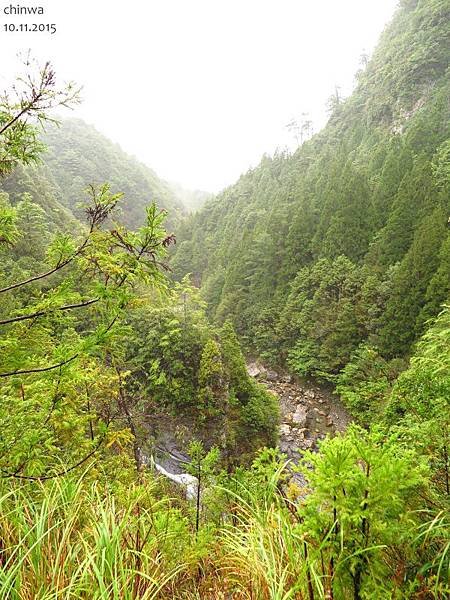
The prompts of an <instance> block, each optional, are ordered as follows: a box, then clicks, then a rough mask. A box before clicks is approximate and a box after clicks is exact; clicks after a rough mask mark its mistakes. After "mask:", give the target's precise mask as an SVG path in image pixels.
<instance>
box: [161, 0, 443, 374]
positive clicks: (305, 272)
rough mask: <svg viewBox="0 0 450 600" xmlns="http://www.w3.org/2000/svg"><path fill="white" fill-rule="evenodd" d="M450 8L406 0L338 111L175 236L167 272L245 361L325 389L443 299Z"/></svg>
mask: <svg viewBox="0 0 450 600" xmlns="http://www.w3.org/2000/svg"><path fill="white" fill-rule="evenodd" d="M449 18H450V4H449V2H448V0H426V1H424V0H403V1H402V2H401V3H400V7H399V8H398V10H397V13H396V15H395V17H394V19H393V21H392V22H391V24H390V25H389V26H388V27H387V29H386V30H385V31H384V33H383V34H382V37H381V40H380V43H379V45H378V47H377V49H376V50H375V52H374V54H373V57H372V58H371V60H370V61H368V63H367V65H366V66H365V68H364V69H363V70H361V71H360V72H359V73H358V74H357V86H356V89H355V91H354V92H353V94H352V95H351V96H350V97H349V98H348V99H346V100H343V99H341V98H339V97H337V96H336V97H334V99H333V102H332V103H331V108H330V118H329V121H328V124H327V126H326V127H325V128H324V129H323V130H322V131H321V132H320V133H318V134H317V135H315V136H314V137H312V138H311V139H310V140H308V141H306V142H305V143H303V145H302V146H301V147H299V148H298V150H297V151H296V152H295V153H294V154H292V155H289V154H283V153H280V154H276V155H275V156H273V157H268V156H265V157H264V158H263V159H262V161H261V163H260V165H259V166H258V167H257V168H255V169H254V170H251V171H249V172H247V173H246V174H244V175H243V176H242V177H241V178H240V179H239V181H238V182H237V183H236V184H235V185H233V186H231V187H229V188H227V189H226V190H225V191H224V192H223V193H222V194H220V195H219V196H218V197H217V198H216V199H214V200H212V201H210V202H209V203H207V205H206V206H205V207H204V208H203V209H202V210H200V211H199V212H198V213H196V214H195V215H193V216H192V217H191V218H190V219H189V220H188V222H187V223H185V225H184V227H183V229H182V231H181V232H180V233H179V235H178V246H177V254H176V256H175V259H174V261H173V268H174V270H175V273H176V275H177V276H182V275H184V274H185V273H189V272H190V273H192V274H193V277H194V280H195V281H196V282H197V283H201V285H202V289H203V294H204V297H205V299H206V300H207V301H208V303H209V306H210V311H211V313H212V314H213V315H214V317H215V318H216V319H217V320H218V321H219V322H220V321H222V320H223V319H225V318H227V317H231V318H232V320H233V322H234V324H235V325H236V327H237V330H238V332H239V334H240V335H241V337H242V339H243V340H244V341H245V343H246V346H247V349H248V350H249V351H250V352H252V353H255V354H258V355H260V356H262V357H263V358H265V359H266V360H270V361H272V362H282V363H285V362H286V360H287V362H288V364H290V366H291V367H292V368H293V369H294V370H296V371H297V372H298V373H300V374H307V373H312V374H316V375H322V376H325V377H328V378H332V377H333V376H334V374H336V373H337V372H339V370H340V369H342V368H343V367H344V365H346V364H347V363H348V361H349V360H350V358H351V357H352V356H355V354H354V353H355V352H357V353H359V355H361V353H363V352H364V351H365V350H369V351H371V352H374V353H375V355H376V356H380V360H384V361H385V360H391V359H393V358H395V357H403V356H406V355H407V354H408V353H409V352H410V349H411V345H412V344H413V343H414V342H415V341H416V340H417V339H418V337H419V336H420V335H421V334H422V333H423V331H424V324H425V323H426V322H427V320H428V319H429V318H430V317H433V316H435V315H436V314H437V313H438V311H439V307H440V306H441V304H442V303H443V302H444V301H445V300H446V298H447V296H448V292H449V280H450V278H449V273H450V240H449V229H448V216H449V190H450V188H449V174H450V166H449V160H450V140H449V130H450V104H449V97H450V80H449V70H448V65H449V53H450V40H449V33H450V31H449V27H448V23H449Z"/></svg>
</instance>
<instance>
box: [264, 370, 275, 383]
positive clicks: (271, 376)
mask: <svg viewBox="0 0 450 600" xmlns="http://www.w3.org/2000/svg"><path fill="white" fill-rule="evenodd" d="M266 379H267V381H277V379H278V373H276V372H275V371H267V372H266Z"/></svg>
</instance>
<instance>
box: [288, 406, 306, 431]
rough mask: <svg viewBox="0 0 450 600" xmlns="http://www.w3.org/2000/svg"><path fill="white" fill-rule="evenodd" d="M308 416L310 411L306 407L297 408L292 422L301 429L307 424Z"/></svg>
mask: <svg viewBox="0 0 450 600" xmlns="http://www.w3.org/2000/svg"><path fill="white" fill-rule="evenodd" d="M307 416H308V410H307V409H306V407H304V406H297V408H296V409H295V412H294V413H293V415H292V421H293V422H294V423H295V424H296V425H297V426H300V427H303V426H304V425H305V424H306V418H307Z"/></svg>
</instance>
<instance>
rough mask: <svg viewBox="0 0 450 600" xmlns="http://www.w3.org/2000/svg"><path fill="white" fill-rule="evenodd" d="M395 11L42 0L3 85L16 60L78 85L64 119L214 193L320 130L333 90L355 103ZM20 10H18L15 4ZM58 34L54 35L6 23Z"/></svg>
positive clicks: (236, 1) (7, 65)
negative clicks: (357, 86)
mask: <svg viewBox="0 0 450 600" xmlns="http://www.w3.org/2000/svg"><path fill="white" fill-rule="evenodd" d="M396 4H397V0H340V1H337V0H126V1H123V2H121V1H118V0H41V2H39V1H37V2H34V3H33V2H22V3H21V6H32V5H34V6H43V7H44V8H45V11H46V14H45V15H44V17H39V18H38V19H36V18H35V17H27V18H25V17H23V16H22V17H12V18H9V17H6V16H5V15H4V14H3V8H4V7H5V6H9V3H8V2H5V1H4V0H0V10H1V13H0V26H1V31H0V61H1V69H0V79H1V84H2V87H5V85H7V82H8V78H10V77H11V76H12V73H14V72H15V70H16V69H17V66H18V63H17V61H16V60H15V55H16V53H17V51H18V50H25V49H27V48H31V49H32V51H33V54H34V55H35V56H36V57H37V58H39V59H40V60H47V59H50V60H51V61H52V62H53V64H54V66H55V68H56V71H57V75H58V76H59V77H60V79H61V80H69V79H71V80H76V81H77V82H78V83H80V84H82V85H83V87H84V89H83V99H84V101H83V104H82V106H81V107H80V108H77V110H76V111H74V112H73V113H72V112H71V113H65V114H67V115H68V116H80V117H82V118H84V119H85V120H87V121H88V122H90V123H92V124H94V125H95V126H96V127H97V129H99V130H100V131H101V132H102V133H105V134H106V135H108V137H110V138H111V139H112V140H113V141H115V142H118V143H120V145H121V146H122V147H123V148H124V150H126V151H127V152H129V153H130V154H134V155H136V156H137V157H138V158H139V159H141V160H142V161H144V162H145V163H147V164H148V165H149V166H150V167H152V168H153V169H154V170H155V171H156V172H157V173H158V175H160V176H161V177H163V178H165V179H168V180H171V181H178V182H180V183H181V184H183V185H184V186H186V187H188V188H192V189H205V190H208V191H218V190H220V189H221V188H223V187H224V186H226V185H229V184H231V183H233V182H234V181H235V180H236V179H237V178H238V177H239V175H240V174H241V173H242V172H244V171H246V170H247V169H248V168H249V167H251V166H256V164H257V163H258V162H259V160H260V158H261V155H262V154H263V153H264V152H268V153H272V152H273V151H274V150H275V149H276V148H277V147H280V148H283V147H285V146H286V145H289V144H290V143H291V139H292V138H291V136H290V135H289V134H288V132H287V130H286V128H285V125H286V124H287V123H288V122H289V121H290V120H291V119H292V118H293V117H298V116H299V115H300V114H301V113H302V112H305V111H308V112H309V113H310V115H311V118H312V119H313V121H314V123H315V129H316V130H317V129H318V128H319V127H320V126H321V125H323V123H324V122H325V119H326V117H325V103H326V100H327V98H328V97H329V96H330V94H331V93H332V92H333V89H334V86H335V85H336V84H338V85H340V86H341V90H342V92H343V93H344V95H345V94H348V93H349V92H350V91H351V89H352V86H353V77H354V74H355V72H356V71H357V69H358V62H359V57H360V55H361V53H362V51H363V49H365V50H366V51H368V52H370V51H371V50H372V49H373V47H374V46H375V44H376V41H377V38H378V36H379V34H380V33H381V31H382V30H383V28H384V26H385V24H386V23H387V22H388V21H389V19H390V18H391V16H392V14H393V12H394V10H395V6H396ZM13 5H14V6H17V3H16V2H13ZM10 22H15V23H19V22H23V23H25V22H28V23H33V22H43V23H56V25H57V28H58V31H57V33H56V34H55V35H53V36H50V35H49V34H43V33H5V32H4V30H3V23H10Z"/></svg>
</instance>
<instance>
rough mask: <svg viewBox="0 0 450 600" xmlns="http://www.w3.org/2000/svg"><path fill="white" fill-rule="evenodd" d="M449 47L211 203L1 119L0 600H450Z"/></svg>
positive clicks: (87, 138)
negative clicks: (339, 420) (338, 414)
mask: <svg viewBox="0 0 450 600" xmlns="http://www.w3.org/2000/svg"><path fill="white" fill-rule="evenodd" d="M449 22H450V5H449V2H448V0H402V1H401V2H400V5H399V7H398V9H397V11H396V13H395V15H394V18H393V20H392V22H391V23H390V24H389V25H388V27H387V28H386V30H385V31H384V32H383V34H382V36H381V39H380V42H379V45H378V47H377V49H376V50H375V52H374V53H373V56H372V57H371V58H368V57H363V60H362V64H361V69H360V71H358V73H357V74H356V84H355V90H354V92H353V93H352V95H351V96H349V97H348V98H342V97H340V95H339V92H338V90H336V93H335V94H334V95H333V96H332V97H331V98H330V100H329V103H328V109H329V119H328V123H327V125H326V126H325V127H324V129H323V130H322V131H320V132H319V133H317V134H315V135H314V136H311V135H309V129H308V130H306V129H305V135H304V136H303V137H302V143H301V145H300V146H299V147H298V148H297V150H296V151H295V152H292V153H289V152H287V151H286V152H278V153H275V155H274V156H264V157H263V158H262V160H261V163H260V164H259V165H258V166H257V167H256V168H255V169H252V170H250V171H248V172H247V173H245V174H243V175H242V176H241V177H240V179H239V180H238V181H237V182H236V183H235V184H234V185H232V186H230V187H228V188H227V189H225V190H224V191H223V192H222V193H220V194H218V195H217V196H215V197H210V195H208V194H206V193H205V192H199V191H196V192H190V191H188V190H184V189H183V188H181V187H180V186H177V185H174V184H169V183H167V182H165V181H163V180H161V179H160V178H158V176H157V175H156V174H155V173H154V172H153V171H152V170H151V169H150V168H148V167H147V166H145V165H143V164H141V163H139V162H138V161H137V160H136V159H134V158H132V157H130V156H128V155H127V154H125V153H124V152H123V151H122V150H121V149H120V147H119V146H117V145H115V144H114V143H112V142H110V141H109V140H108V139H107V138H105V137H104V136H103V135H101V134H100V133H98V132H97V131H96V130H95V129H94V128H93V127H91V126H89V125H87V124H85V123H84V122H83V121H80V120H62V121H61V122H60V123H55V120H54V117H53V115H54V111H55V110H57V112H60V111H62V110H63V109H64V108H66V107H71V106H75V105H76V104H77V103H78V102H79V91H78V88H77V86H76V85H75V84H67V85H60V84H59V79H58V77H56V75H55V72H54V70H53V67H52V65H51V64H50V63H46V64H44V65H38V64H31V61H28V63H27V64H26V65H25V67H24V68H25V76H24V75H22V76H19V77H18V79H17V81H16V82H14V83H13V84H12V85H11V88H10V91H6V92H4V93H3V94H1V95H0V399H1V401H0V431H1V436H0V507H1V508H0V597H1V598H2V599H3V598H4V599H5V600H32V599H39V600H50V599H51V600H57V599H72V598H73V599H75V598H76V599H85V600H88V599H89V600H90V599H96V600H107V599H108V600H109V599H117V600H122V599H124V600H132V599H133V600H134V599H138V598H139V599H147V600H149V599H156V598H161V599H164V598H179V599H183V598H185V599H192V600H193V599H196V598H197V599H198V598H205V599H210V600H216V599H223V600H225V599H232V598H233V599H236V600H238V599H249V600H250V599H255V600H256V599H257V600H288V599H299V600H319V599H323V600H325V599H329V600H331V599H336V600H346V599H350V598H351V599H353V600H366V599H370V600H375V599H384V598H386V599H388V598H398V599H402V598H404V599H409V598H411V599H417V600H419V599H428V598H430V599H440V598H448V597H449V595H450V583H449V581H450V541H449V539H450V518H449V517H450V460H449V451H450V450H449V447H450V436H449V431H450V410H449V404H450V229H449V215H450V136H449V130H450V103H449V98H450V79H449V58H450V39H449V37H450V36H449V33H450V30H449V26H448V25H449ZM255 365H256V366H255ZM280 390H284V392H283V393H284V395H283V393H281V392H280ZM294 391H295V393H296V394H297V393H298V394H299V395H298V397H295V398H293V396H292V395H289V394H293V393H294ZM325 398H326V401H325ZM308 399H309V400H308ZM310 399H313V400H314V401H315V402H316V405H315V407H314V409H312V410H309V409H308V406H309V407H311V405H308V402H309V401H310ZM294 401H295V402H297V405H296V408H295V411H294V412H292V410H291V408H289V410H288V409H287V408H286V407H287V405H289V406H290V407H291V406H292V402H294ZM340 402H342V403H343V408H342V410H343V411H345V414H346V420H345V423H344V425H343V426H341V427H340V428H339V427H335V426H334V425H335V423H333V421H332V418H331V416H330V415H331V414H334V413H330V412H329V411H328V403H330V404H331V405H333V404H336V406H340V405H341V404H340ZM308 410H309V413H308ZM289 411H291V412H289ZM314 411H315V415H316V417H317V419H315V420H311V416H310V415H311V414H312V413H313V412H314ZM327 411H328V412H327ZM288 413H289V414H288ZM307 414H309V416H308V417H307V416H306V415H307ZM322 417H323V421H324V423H325V426H324V431H322V430H321V429H319V428H318V427H319V425H318V424H319V422H320V418H322ZM347 417H348V419H347ZM347 421H351V423H350V424H348V422H347ZM313 423H315V424H313ZM332 425H333V426H332ZM293 431H295V433H296V437H289V436H290V435H291V434H292V432H293ZM286 432H287V433H286ZM297 439H301V440H305V444H304V445H303V446H301V447H298V448H297V447H296V448H295V449H296V450H297V451H298V452H297V454H295V458H292V456H293V455H292V454H291V453H290V452H288V453H287V454H285V453H283V452H282V449H284V448H285V446H286V442H287V443H288V445H289V444H291V445H293V444H294V443H296V441H295V440H297ZM288 457H289V458H288ZM174 465H175V466H174ZM171 480H173V482H175V483H173V482H171Z"/></svg>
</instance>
